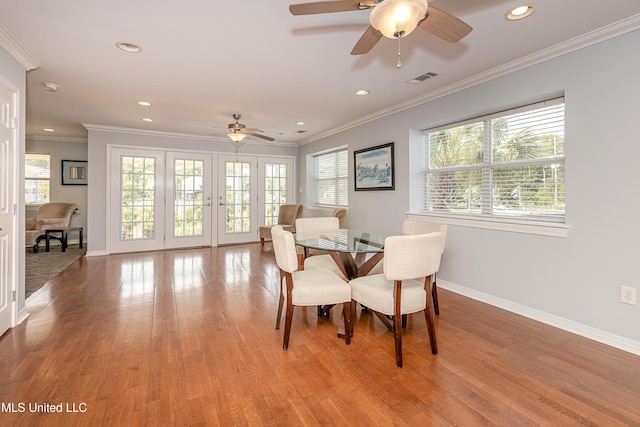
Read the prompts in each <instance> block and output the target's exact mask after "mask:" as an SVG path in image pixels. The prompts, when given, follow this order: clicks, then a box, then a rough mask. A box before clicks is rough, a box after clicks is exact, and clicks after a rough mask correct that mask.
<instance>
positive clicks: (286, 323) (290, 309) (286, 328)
mask: <svg viewBox="0 0 640 427" xmlns="http://www.w3.org/2000/svg"><path fill="white" fill-rule="evenodd" d="M292 319H293V304H291V300H290V299H288V300H287V315H286V317H285V319H284V340H283V341H282V349H283V350H286V349H288V348H289V335H290V334H291V320H292Z"/></svg>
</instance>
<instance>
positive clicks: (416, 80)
mask: <svg viewBox="0 0 640 427" xmlns="http://www.w3.org/2000/svg"><path fill="white" fill-rule="evenodd" d="M435 76H437V74H436V73H432V72H428V73H424V74H423V75H421V76H418V77H415V78H413V79H411V80H407V83H411V84H412V85H418V84H420V83H422V82H423V81H425V80H427V79H430V78H431V77H435Z"/></svg>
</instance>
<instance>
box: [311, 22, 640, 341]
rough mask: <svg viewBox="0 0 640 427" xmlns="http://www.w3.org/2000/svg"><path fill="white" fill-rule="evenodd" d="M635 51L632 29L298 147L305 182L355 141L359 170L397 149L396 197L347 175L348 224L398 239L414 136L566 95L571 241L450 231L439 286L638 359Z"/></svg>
mask: <svg viewBox="0 0 640 427" xmlns="http://www.w3.org/2000/svg"><path fill="white" fill-rule="evenodd" d="M638 46H640V31H635V32H631V33H629V34H626V35H622V36H619V37H616V38H613V39H610V40H607V41H604V42H601V43H598V44H596V45H593V46H590V47H587V48H583V49H580V50H577V51H575V52H572V53H569V54H565V55H563V56H560V57H558V58H555V59H552V60H548V61H546V62H544V63H540V64H537V65H534V66H531V67H528V68H526V69H523V70H520V71H517V72H513V73H511V74H508V75H505V76H503V77H499V78H496V79H494V80H491V81H488V82H485V83H482V84H478V85H476V86H473V87H471V88H468V89H465V90H462V91H459V92H457V93H454V94H451V95H448V96H445V97H442V98H439V99H436V100H434V101H431V102H428V103H425V104H422V105H419V106H416V107H413V108H411V109H408V110H405V111H402V112H400V113H397V114H394V115H392V116H388V117H385V118H381V119H378V120H375V121H373V122H370V123H367V124H364V125H360V126H358V127H356V128H353V129H349V130H347V131H344V132H342V133H340V134H336V135H332V136H330V137H327V138H325V139H323V140H320V141H317V142H314V143H311V144H308V145H305V146H303V147H300V150H299V165H300V167H299V182H300V185H301V186H302V187H303V188H304V187H305V186H306V184H305V178H306V170H305V164H304V159H305V156H306V155H307V154H309V153H313V152H316V151H320V150H324V149H327V148H331V147H335V146H339V145H343V144H349V152H350V158H349V161H350V162H351V163H352V162H353V154H352V152H353V151H354V150H358V149H362V148H366V147H370V146H374V145H378V144H383V143H386V142H391V141H394V142H395V159H396V160H395V162H396V172H395V173H396V190H395V191H375V192H371V191H368V192H354V191H353V177H351V183H350V194H349V208H350V210H349V215H348V219H347V225H348V226H355V225H357V226H358V227H364V228H367V227H372V228H381V229H390V228H391V227H394V228H395V230H400V226H401V223H402V221H403V220H404V219H405V217H406V215H405V214H406V213H407V212H408V211H409V210H410V206H411V202H410V195H411V194H412V192H413V194H414V195H415V194H416V190H415V188H414V189H413V190H412V189H411V174H412V173H414V172H415V168H416V164H417V162H419V159H416V158H415V156H413V157H411V156H410V154H409V153H410V147H411V143H412V142H413V143H415V141H416V139H419V138H420V137H419V132H418V131H417V129H426V128H429V127H433V126H437V125H442V124H446V123H451V122H455V121H458V120H461V119H467V118H472V117H476V116H479V115H482V114H486V113H489V112H495V111H501V110H503V109H506V108H510V107H515V106H519V105H524V104H528V103H530V102H534V101H540V100H545V99H549V98H552V97H555V96H558V95H562V94H564V96H565V102H566V113H565V114H566V147H565V148H566V192H567V196H566V201H567V208H566V216H567V224H568V225H569V226H570V227H571V229H570V231H569V234H568V236H567V237H565V238H558V237H545V236H537V235H531V234H521V233H514V232H504V231H491V230H485V229H477V228H469V227H461V226H450V228H449V230H450V231H449V234H448V239H447V248H446V251H445V255H444V258H443V261H442V265H441V269H440V272H439V273H438V279H439V283H440V280H442V282H441V283H443V284H446V283H449V284H450V287H451V288H453V289H457V290H458V291H461V292H463V293H467V294H468V295H475V296H480V297H481V299H482V298H484V299H485V300H488V301H492V302H494V303H495V302H499V301H502V302H503V304H502V305H504V306H511V307H512V308H514V307H515V308H519V310H520V311H521V312H528V313H529V314H531V313H534V315H533V316H532V317H536V316H537V317H539V318H541V317H545V316H546V317H548V318H549V319H554V321H555V323H557V324H561V326H564V327H565V329H569V330H574V331H576V330H579V329H583V330H584V331H586V333H585V335H586V336H591V337H594V336H597V335H602V336H604V337H605V338H603V339H602V340H601V341H603V342H608V343H613V345H616V346H619V347H620V348H625V349H627V350H629V349H630V350H629V351H633V352H635V353H638V354H640V327H639V325H640V306H630V305H625V304H621V303H620V285H627V286H632V287H635V288H637V289H638V290H639V291H640V279H638V274H637V272H636V266H637V264H636V263H638V262H639V261H640V227H638V225H637V223H638V212H640V200H639V196H638V195H639V194H640V176H639V172H638V170H640V168H639V167H638V159H640V142H639V141H638V122H639V120H640V84H638V76H640V55H637V53H636V52H637V50H638ZM410 159H411V161H410ZM349 170H350V173H352V171H353V165H352V164H351V165H350V169H349ZM414 178H415V174H414ZM305 197H306V194H305V195H303V197H302V198H301V200H302V201H305ZM389 224H393V226H390V225H389ZM498 305H499V304H498ZM516 311H518V310H516ZM443 315H444V316H446V315H447V313H446V311H445V312H444V313H443ZM551 323H553V322H551ZM488 333H490V331H488Z"/></svg>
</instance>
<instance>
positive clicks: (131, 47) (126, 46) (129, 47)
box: [116, 42, 142, 53]
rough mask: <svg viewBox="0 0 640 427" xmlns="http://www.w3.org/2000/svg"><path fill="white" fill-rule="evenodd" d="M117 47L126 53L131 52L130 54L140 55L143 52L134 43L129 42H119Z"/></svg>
mask: <svg viewBox="0 0 640 427" xmlns="http://www.w3.org/2000/svg"><path fill="white" fill-rule="evenodd" d="M116 47H117V48H118V49H120V50H124V51H125V52H129V53H140V52H142V48H141V47H140V46H138V45H136V44H133V43H127V42H118V43H116Z"/></svg>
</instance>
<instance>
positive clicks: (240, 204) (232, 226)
mask: <svg viewBox="0 0 640 427" xmlns="http://www.w3.org/2000/svg"><path fill="white" fill-rule="evenodd" d="M225 171H226V180H225V181H226V188H225V200H226V204H227V209H226V218H225V221H226V231H227V233H247V232H249V231H251V192H250V190H251V189H250V186H249V183H250V178H251V164H250V163H249V162H225Z"/></svg>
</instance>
